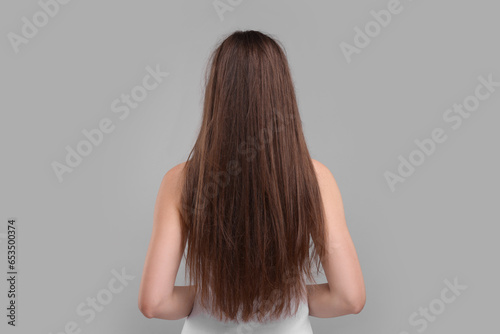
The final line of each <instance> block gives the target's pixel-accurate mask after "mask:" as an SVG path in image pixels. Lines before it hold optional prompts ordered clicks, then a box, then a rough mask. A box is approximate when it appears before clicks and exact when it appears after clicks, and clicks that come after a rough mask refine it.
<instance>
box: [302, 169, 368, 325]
mask: <svg viewBox="0 0 500 334" xmlns="http://www.w3.org/2000/svg"><path fill="white" fill-rule="evenodd" d="M313 164H314V167H315V169H316V175H317V178H318V184H319V187H320V191H321V197H322V201H323V205H324V208H325V234H326V236H325V237H326V254H325V257H324V258H323V259H322V260H321V264H322V266H323V269H324V272H325V276H326V279H327V281H328V283H324V284H311V285H308V286H307V289H308V303H309V315H310V316H313V317H318V318H333V317H338V316H341V315H346V314H357V313H359V312H361V310H362V309H363V307H364V305H365V300H366V295H365V284H364V280H363V274H362V272H361V266H360V264H359V261H358V256H357V254H356V249H355V248H354V243H353V242H352V239H351V236H350V234H349V230H348V229H347V224H346V221H345V216H344V207H343V203H342V198H341V196H340V191H339V188H338V186H337V183H336V181H335V179H334V177H333V175H332V173H331V172H330V170H329V169H328V168H327V167H326V166H325V165H323V164H322V163H320V162H318V161H316V160H313Z"/></svg>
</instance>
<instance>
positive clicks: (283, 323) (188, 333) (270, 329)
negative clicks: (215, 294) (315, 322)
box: [181, 298, 313, 334]
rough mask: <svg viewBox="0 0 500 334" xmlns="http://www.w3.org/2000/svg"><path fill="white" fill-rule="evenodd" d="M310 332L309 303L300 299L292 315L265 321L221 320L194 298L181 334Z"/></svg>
mask: <svg viewBox="0 0 500 334" xmlns="http://www.w3.org/2000/svg"><path fill="white" fill-rule="evenodd" d="M211 333H214V334H248V333H251V334H312V333H313V331H312V328H311V323H310V321H309V305H308V304H307V301H301V302H300V304H299V308H298V310H297V313H296V314H295V315H294V316H291V317H287V318H283V319H282V320H274V321H268V322H266V323H259V322H255V321H251V322H241V323H239V322H236V321H229V322H222V321H219V320H218V319H216V318H214V317H213V316H212V315H210V314H209V313H207V312H206V311H205V310H204V309H203V308H202V307H201V305H200V303H199V300H198V298H195V302H194V305H193V310H192V311H191V314H190V315H189V316H188V317H187V318H186V320H185V321H184V326H183V327H182V332H181V334H211Z"/></svg>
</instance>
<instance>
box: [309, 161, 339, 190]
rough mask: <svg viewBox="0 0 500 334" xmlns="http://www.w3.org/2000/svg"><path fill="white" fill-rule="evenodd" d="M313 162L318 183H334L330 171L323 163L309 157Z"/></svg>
mask: <svg viewBox="0 0 500 334" xmlns="http://www.w3.org/2000/svg"><path fill="white" fill-rule="evenodd" d="M311 160H312V162H313V166H314V170H315V171H316V177H317V179H318V183H321V184H325V183H326V184H328V183H330V184H331V183H332V182H333V183H335V178H334V177H333V174H332V172H330V170H329V169H328V167H326V166H325V165H324V164H322V163H321V162H319V161H318V160H315V159H311Z"/></svg>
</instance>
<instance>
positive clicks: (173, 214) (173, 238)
mask: <svg viewBox="0 0 500 334" xmlns="http://www.w3.org/2000/svg"><path fill="white" fill-rule="evenodd" d="M183 165H184V164H179V165H177V166H175V167H174V168H172V169H170V170H169V171H168V172H167V173H166V174H165V176H164V177H163V180H162V182H161V185H160V189H159V191H158V196H157V198H156V204H155V210H154V218H153V231H152V235H151V240H150V243H149V247H148V252H147V255H146V260H145V264H144V269H143V273H142V279H141V285H140V288H139V300H138V304H139V309H140V310H141V312H142V313H143V314H144V315H145V316H146V317H147V318H159V319H166V320H177V319H181V318H184V317H187V316H188V315H189V314H190V313H191V310H192V308H193V303H194V297H195V295H194V289H193V286H175V278H176V276H177V271H178V270H179V266H180V262H181V259H182V255H183V254H184V248H185V246H186V241H185V240H182V235H181V219H180V213H179V207H180V206H179V203H180V193H181V189H182V167H183Z"/></svg>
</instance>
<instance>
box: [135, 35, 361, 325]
mask: <svg viewBox="0 0 500 334" xmlns="http://www.w3.org/2000/svg"><path fill="white" fill-rule="evenodd" d="M207 73H208V76H207V78H206V90H205V99H204V106H203V119H202V124H201V129H200V132H199V135H198V139H197V141H196V143H195V145H194V147H193V149H192V151H191V152H190V154H189V156H188V159H187V161H186V162H185V163H181V164H179V165H177V166H175V167H173V168H172V169H171V170H169V171H168V172H167V173H166V174H165V176H164V178H163V180H162V183H161V185H160V189H159V192H158V197H157V201H156V206H155V213H154V223H153V232H152V237H151V241H150V245H149V249H148V252H147V256H146V261H145V266H144V272H143V276H142V281H141V286H140V293H139V308H140V310H141V312H142V313H143V314H144V315H145V316H146V317H148V318H159V319H168V320H175V319H181V318H184V317H187V319H186V320H185V323H184V328H183V332H182V333H183V334H192V333H241V332H242V331H243V330H246V331H247V332H249V331H250V332H255V333H257V332H258V333H312V330H311V325H310V322H309V318H308V316H314V317H320V318H329V317H337V316H341V315H345V314H353V313H359V312H360V311H361V310H362V308H363V307H364V304H365V288H364V281H363V277H362V273H361V268H360V265H359V262H358V258H357V254H356V251H355V248H354V245H353V242H352V240H351V237H350V235H349V231H348V229H347V226H346V222H345V218H344V210H343V205H342V199H341V196H340V193H339V189H338V187H337V184H336V182H335V179H334V178H333V176H332V174H331V173H330V171H329V170H328V168H327V167H325V166H324V165H323V164H321V163H320V162H318V161H316V160H313V159H311V158H310V155H309V152H308V149H307V146H306V142H305V139H304V135H303V133H302V125H301V120H300V115H299V112H298V108H297V102H296V97H295V92H294V87H293V82H292V78H291V75H290V70H289V67H288V62H287V59H286V56H285V53H284V51H283V49H282V47H280V45H279V44H278V43H277V42H276V41H275V40H274V39H272V38H271V37H269V36H268V35H266V34H263V33H261V32H258V31H236V32H234V33H233V34H231V35H230V36H229V37H227V38H226V39H225V40H224V41H223V42H222V43H220V45H219V46H218V47H217V48H216V50H215V51H214V52H213V54H212V56H211V59H210V66H209V67H208V72H207ZM311 240H312V243H311ZM186 245H187V253H186V272H187V271H188V269H189V282H190V284H191V285H189V286H174V283H175V278H176V275H177V271H178V269H179V265H180V261H181V258H182V256H183V254H184V249H185V246H186ZM310 251H311V252H310ZM320 263H321V265H322V267H323V269H324V274H325V276H326V279H327V281H328V283H324V284H306V280H307V281H309V283H311V282H312V283H314V282H315V280H314V277H313V266H314V267H316V272H317V273H319V271H320V265H319V264H320Z"/></svg>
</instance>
